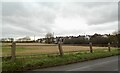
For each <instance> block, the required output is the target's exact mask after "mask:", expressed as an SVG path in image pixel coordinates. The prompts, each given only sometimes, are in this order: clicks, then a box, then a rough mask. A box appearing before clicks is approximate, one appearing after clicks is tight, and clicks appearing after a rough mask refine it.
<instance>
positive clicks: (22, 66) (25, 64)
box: [2, 49, 120, 71]
mask: <svg viewBox="0 0 120 73" xmlns="http://www.w3.org/2000/svg"><path fill="white" fill-rule="evenodd" d="M119 54H120V49H119V50H117V49H113V50H111V52H108V51H103V50H95V51H94V52H93V53H90V52H87V51H85V52H76V53H65V54H64V56H63V57H60V56H59V55H56V54H55V55H53V54H49V55H43V56H41V55H36V56H22V57H17V58H16V60H15V61H14V62H11V61H10V59H7V58H3V59H2V70H3V71H27V70H32V69H37V68H45V67H51V66H57V65H65V64H70V63H75V62H82V61H87V60H93V59H98V58H104V57H108V56H114V55H119Z"/></svg>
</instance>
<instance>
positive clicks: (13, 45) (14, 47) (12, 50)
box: [11, 42, 111, 61]
mask: <svg viewBox="0 0 120 73" xmlns="http://www.w3.org/2000/svg"><path fill="white" fill-rule="evenodd" d="M62 45H63V44H61V43H60V42H59V43H58V44H56V45H54V46H58V50H59V55H60V56H61V57H62V56H63V55H64V51H63V48H62ZM110 45H111V44H110V43H108V51H109V52H110V51H111V48H110ZM44 46H53V45H44ZM92 47H93V44H92V43H89V51H90V53H93V48H92ZM15 58H16V42H12V45H11V60H12V61H14V60H15Z"/></svg>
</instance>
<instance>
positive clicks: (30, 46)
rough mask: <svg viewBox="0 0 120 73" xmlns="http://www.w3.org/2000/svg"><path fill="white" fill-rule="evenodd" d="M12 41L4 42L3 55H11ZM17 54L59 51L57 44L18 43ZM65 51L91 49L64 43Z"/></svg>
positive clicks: (101, 48) (102, 48)
mask: <svg viewBox="0 0 120 73" xmlns="http://www.w3.org/2000/svg"><path fill="white" fill-rule="evenodd" d="M10 45H11V43H3V44H2V56H10V55H11V54H10V53H11V46H10ZM16 45H17V46H16V55H37V54H53V53H59V50H58V45H57V44H41V43H17V44H16ZM62 48H63V51H64V52H77V51H89V46H77V45H74V46H73V45H62ZM96 49H97V50H107V47H95V46H93V50H96Z"/></svg>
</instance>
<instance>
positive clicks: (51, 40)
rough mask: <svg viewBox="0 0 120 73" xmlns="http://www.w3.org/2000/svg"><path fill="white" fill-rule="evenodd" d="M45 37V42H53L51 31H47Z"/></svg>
mask: <svg viewBox="0 0 120 73" xmlns="http://www.w3.org/2000/svg"><path fill="white" fill-rule="evenodd" d="M45 38H46V43H48V44H50V43H53V41H54V40H53V39H54V36H53V34H52V33H47V34H46V35H45Z"/></svg>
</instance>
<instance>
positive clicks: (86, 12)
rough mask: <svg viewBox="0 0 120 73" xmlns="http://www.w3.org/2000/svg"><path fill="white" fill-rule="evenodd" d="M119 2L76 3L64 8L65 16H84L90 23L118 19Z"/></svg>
mask: <svg viewBox="0 0 120 73" xmlns="http://www.w3.org/2000/svg"><path fill="white" fill-rule="evenodd" d="M117 10H118V7H117V3H109V2H100V3H98V2H97V3H90V2H89V3H74V4H69V6H65V7H64V8H63V11H64V12H63V16H64V17H76V16H79V17H82V18H84V19H85V20H86V21H87V23H88V24H89V25H93V24H102V23H108V22H114V21H117V18H118V17H117V16H118V11H117Z"/></svg>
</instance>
